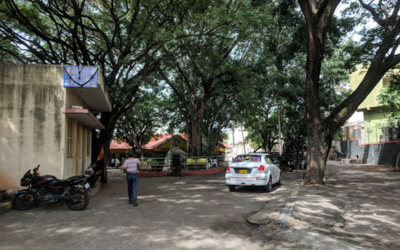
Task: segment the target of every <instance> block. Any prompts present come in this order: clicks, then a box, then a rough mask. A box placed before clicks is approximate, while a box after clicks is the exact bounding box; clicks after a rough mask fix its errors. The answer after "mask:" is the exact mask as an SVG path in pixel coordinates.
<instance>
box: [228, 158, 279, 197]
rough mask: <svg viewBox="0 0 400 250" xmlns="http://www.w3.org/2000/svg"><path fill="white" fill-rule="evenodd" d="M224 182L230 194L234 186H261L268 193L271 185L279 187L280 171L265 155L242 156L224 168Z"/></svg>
mask: <svg viewBox="0 0 400 250" xmlns="http://www.w3.org/2000/svg"><path fill="white" fill-rule="evenodd" d="M225 180H226V184H227V185H228V187H229V190H230V191H231V192H233V191H234V190H235V187H236V186H262V187H264V189H265V191H266V192H269V191H271V189H272V185H273V184H277V185H278V186H280V185H281V170H280V169H279V168H278V167H277V166H276V165H275V164H274V163H273V160H272V159H271V156H270V155H269V154H267V153H250V154H242V155H238V156H237V157H236V158H235V159H234V160H233V161H232V163H231V164H229V166H227V167H226V173H225Z"/></svg>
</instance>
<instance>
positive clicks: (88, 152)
mask: <svg viewBox="0 0 400 250" xmlns="http://www.w3.org/2000/svg"><path fill="white" fill-rule="evenodd" d="M91 134H92V130H90V129H89V128H88V129H87V131H86V135H87V136H86V155H87V156H90V145H91V144H92V143H91V141H90V137H91V136H90V135H91Z"/></svg>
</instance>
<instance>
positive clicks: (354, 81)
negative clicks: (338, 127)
mask: <svg viewBox="0 0 400 250" xmlns="http://www.w3.org/2000/svg"><path fill="white" fill-rule="evenodd" d="M366 72H367V68H363V67H362V66H360V65H359V66H357V70H356V71H355V72H353V73H352V74H351V75H350V87H351V89H352V90H355V89H357V87H358V85H360V83H361V81H362V80H363V79H364V76H365V74H366ZM384 82H385V84H387V83H388V81H387V79H386V78H383V80H382V79H381V80H380V81H379V82H378V84H377V85H376V86H375V88H374V89H373V90H372V91H371V93H370V94H369V95H368V96H367V98H365V100H364V101H363V102H362V103H361V104H360V106H358V109H357V110H363V109H369V108H373V107H379V106H381V105H380V104H379V102H378V100H377V99H376V97H377V96H378V95H379V93H380V91H381V89H382V87H383V85H384V84H383V83H384Z"/></svg>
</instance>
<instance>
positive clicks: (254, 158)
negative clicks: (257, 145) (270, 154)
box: [233, 155, 261, 162]
mask: <svg viewBox="0 0 400 250" xmlns="http://www.w3.org/2000/svg"><path fill="white" fill-rule="evenodd" d="M243 161H246V162H261V156H260V155H239V156H237V157H236V158H235V159H234V160H233V162H243Z"/></svg>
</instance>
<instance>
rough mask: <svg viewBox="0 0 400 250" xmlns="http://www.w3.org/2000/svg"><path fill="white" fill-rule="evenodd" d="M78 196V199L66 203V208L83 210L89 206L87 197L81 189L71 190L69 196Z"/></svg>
mask: <svg viewBox="0 0 400 250" xmlns="http://www.w3.org/2000/svg"><path fill="white" fill-rule="evenodd" d="M76 194H80V197H79V198H78V199H75V200H72V201H68V202H67V206H68V207H69V209H71V210H83V209H85V208H86V207H87V206H88V205H89V195H88V193H86V191H85V190H84V189H82V188H73V189H71V195H76Z"/></svg>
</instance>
